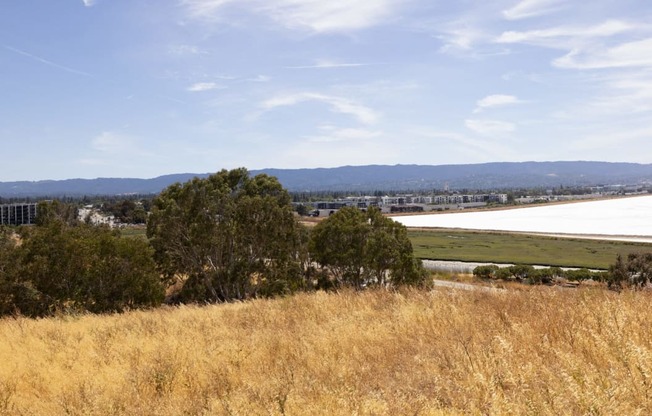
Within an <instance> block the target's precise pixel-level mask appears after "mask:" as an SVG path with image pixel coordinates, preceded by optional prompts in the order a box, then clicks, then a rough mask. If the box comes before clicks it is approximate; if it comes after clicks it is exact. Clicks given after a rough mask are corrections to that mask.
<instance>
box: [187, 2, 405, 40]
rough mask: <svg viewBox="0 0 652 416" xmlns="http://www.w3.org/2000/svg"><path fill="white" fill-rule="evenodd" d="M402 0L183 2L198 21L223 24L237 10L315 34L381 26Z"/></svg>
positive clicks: (189, 13)
mask: <svg viewBox="0 0 652 416" xmlns="http://www.w3.org/2000/svg"><path fill="white" fill-rule="evenodd" d="M404 2H405V0H375V1H373V2H370V1H358V2H351V1H350V0H329V1H323V0H302V1H297V0H238V1H236V0H182V1H181V5H182V6H184V7H185V9H186V11H187V13H188V15H189V16H190V17H191V18H194V19H201V20H209V21H215V20H224V19H223V16H224V14H225V13H227V9H230V8H239V9H241V10H242V9H244V10H245V11H246V12H248V13H251V14H254V15H262V16H265V17H269V18H271V19H272V20H273V21H275V22H276V23H277V24H280V25H282V26H284V27H286V28H289V29H304V30H305V29H307V30H310V31H312V32H316V33H333V32H346V31H352V30H360V29H365V28H369V27H372V26H375V25H378V24H381V23H382V22H384V21H385V20H386V19H389V18H391V16H392V13H393V12H394V11H395V10H396V9H397V8H398V6H399V5H401V4H402V3H404Z"/></svg>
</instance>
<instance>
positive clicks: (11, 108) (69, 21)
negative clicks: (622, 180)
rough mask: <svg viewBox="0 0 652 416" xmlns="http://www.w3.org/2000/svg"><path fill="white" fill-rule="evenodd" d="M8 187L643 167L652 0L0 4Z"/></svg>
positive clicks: (647, 153) (72, 0) (647, 144)
mask: <svg viewBox="0 0 652 416" xmlns="http://www.w3.org/2000/svg"><path fill="white" fill-rule="evenodd" d="M0 155H2V158H1V162H0V181H20V180H30V181H31V180H44V179H68V178H97V177H133V178H152V177H156V176H159V175H165V174H171V173H208V172H216V171H219V170H221V169H231V168H236V167H241V166H243V167H246V168H248V169H263V168H292V169H294V168H315V167H337V166H344V165H368V164H382V165H395V164H425V165H442V164H463V163H484V162H504V161H514V162H518V161H557V160H595V161H610V162H637V163H651V162H652V2H650V1H649V0H619V1H613V0H593V1H585V0H493V1H481V0H458V1H451V0H356V1H352V0H328V1H326V0H56V1H53V0H3V1H2V5H1V6H0Z"/></svg>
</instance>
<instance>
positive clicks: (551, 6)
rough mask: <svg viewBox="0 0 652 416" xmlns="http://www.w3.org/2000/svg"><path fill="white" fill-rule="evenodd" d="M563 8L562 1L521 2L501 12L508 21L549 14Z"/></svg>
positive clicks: (529, 0) (530, 0) (523, 0)
mask: <svg viewBox="0 0 652 416" xmlns="http://www.w3.org/2000/svg"><path fill="white" fill-rule="evenodd" d="M563 8H564V0H521V1H519V2H518V3H516V4H515V5H514V6H512V7H510V8H509V9H506V10H503V16H504V17H505V18H506V19H508V20H519V19H526V18H529V17H535V16H541V15H545V14H550V13H553V12H557V11H559V10H561V9H563Z"/></svg>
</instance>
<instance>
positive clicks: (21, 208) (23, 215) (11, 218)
mask: <svg viewBox="0 0 652 416" xmlns="http://www.w3.org/2000/svg"><path fill="white" fill-rule="evenodd" d="M35 221H36V203H23V204H3V205H0V225H29V224H34V222H35Z"/></svg>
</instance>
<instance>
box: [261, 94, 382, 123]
mask: <svg viewBox="0 0 652 416" xmlns="http://www.w3.org/2000/svg"><path fill="white" fill-rule="evenodd" d="M306 101H318V102H322V103H324V104H327V105H328V106H330V108H331V111H333V112H336V113H342V114H348V115H350V116H353V117H355V118H356V119H358V121H360V122H361V123H364V124H373V123H375V122H376V121H378V119H379V117H380V116H379V114H378V113H377V112H376V111H374V110H373V109H371V108H369V107H366V106H364V105H362V104H358V103H356V102H354V101H351V100H349V99H346V98H342V97H334V96H329V95H323V94H317V93H310V92H304V93H299V94H289V95H280V96H277V97H274V98H272V99H269V100H267V101H265V102H263V103H262V105H261V107H262V108H263V109H264V110H272V109H274V108H277V107H283V106H292V105H296V104H299V103H301V102H306Z"/></svg>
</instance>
